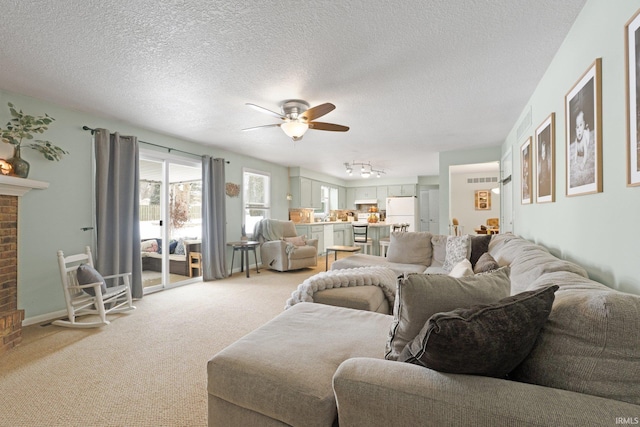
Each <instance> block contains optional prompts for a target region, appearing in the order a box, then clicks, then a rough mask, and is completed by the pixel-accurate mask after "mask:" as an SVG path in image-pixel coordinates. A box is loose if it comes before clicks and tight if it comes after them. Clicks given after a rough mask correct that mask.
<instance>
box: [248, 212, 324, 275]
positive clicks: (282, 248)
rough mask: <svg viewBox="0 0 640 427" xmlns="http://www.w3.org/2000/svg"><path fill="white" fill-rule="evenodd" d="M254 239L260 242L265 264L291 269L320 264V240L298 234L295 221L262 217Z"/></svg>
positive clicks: (270, 266) (261, 257)
mask: <svg viewBox="0 0 640 427" xmlns="http://www.w3.org/2000/svg"><path fill="white" fill-rule="evenodd" d="M253 240H256V241H258V242H260V259H261V263H262V266H263V267H264V266H267V267H269V268H271V269H273V270H277V271H289V270H298V269H300V268H305V267H315V266H316V265H317V264H318V240H317V239H306V240H305V239H304V238H303V237H302V236H298V235H297V233H296V227H295V225H294V224H293V222H292V221H281V220H277V219H263V220H261V221H260V222H258V223H257V224H256V227H255V229H254V232H253Z"/></svg>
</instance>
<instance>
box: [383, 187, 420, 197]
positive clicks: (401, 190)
mask: <svg viewBox="0 0 640 427" xmlns="http://www.w3.org/2000/svg"><path fill="white" fill-rule="evenodd" d="M415 195H416V185H415V184H402V185H389V186H387V197H403V196H404V197H406V196H415Z"/></svg>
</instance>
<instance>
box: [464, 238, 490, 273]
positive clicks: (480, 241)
mask: <svg viewBox="0 0 640 427" xmlns="http://www.w3.org/2000/svg"><path fill="white" fill-rule="evenodd" d="M490 242H491V234H481V235H478V236H471V257H470V258H469V261H471V267H473V268H475V266H476V263H477V262H478V260H479V259H480V257H481V256H482V255H483V254H485V253H487V251H488V250H489V243H490Z"/></svg>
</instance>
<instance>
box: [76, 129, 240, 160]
mask: <svg viewBox="0 0 640 427" xmlns="http://www.w3.org/2000/svg"><path fill="white" fill-rule="evenodd" d="M82 130H88V131H90V132H91V135H93V134H94V133H95V132H96V130H95V129H91V128H90V127H89V126H86V125H85V126H82ZM138 142H140V143H142V144H147V145H152V146H154V147H159V148H164V149H165V150H167V151H168V152H169V153H170V152H172V151H178V152H180V153H184V154H189V155H191V156H197V157H202V156H203V154H196V153H191V152H189V151H184V150H179V149H177V148H171V147H167V146H164V145H160V144H154V143H152V142H147V141H143V140H141V139H139V140H138ZM224 162H225V163H226V164H229V163H231V162H230V161H229V160H225V161H224Z"/></svg>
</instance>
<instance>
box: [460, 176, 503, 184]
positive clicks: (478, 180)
mask: <svg viewBox="0 0 640 427" xmlns="http://www.w3.org/2000/svg"><path fill="white" fill-rule="evenodd" d="M482 182H498V177H497V176H487V177H485V178H467V184H478V183H482Z"/></svg>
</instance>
